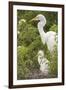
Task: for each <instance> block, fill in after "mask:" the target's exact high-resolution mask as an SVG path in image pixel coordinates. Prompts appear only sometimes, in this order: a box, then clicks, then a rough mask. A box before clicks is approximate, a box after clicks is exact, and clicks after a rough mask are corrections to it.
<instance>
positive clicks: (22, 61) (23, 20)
mask: <svg viewBox="0 0 66 90" xmlns="http://www.w3.org/2000/svg"><path fill="white" fill-rule="evenodd" d="M37 14H43V15H45V17H46V19H47V24H46V26H45V32H47V31H49V30H53V31H55V32H57V31H58V28H57V12H47V11H29V10H18V11H17V21H18V22H17V28H18V30H17V79H20V80H21V79H30V78H33V75H34V73H38V72H37V71H40V69H39V68H40V66H39V64H38V59H37V58H38V57H37V53H38V51H39V50H44V53H45V57H46V58H47V59H48V60H49V61H50V75H49V76H50V77H57V48H56V49H55V51H54V52H53V53H52V55H51V54H50V52H49V51H48V49H47V45H43V44H42V42H41V37H40V35H39V32H38V29H37V22H30V20H31V19H32V18H33V17H35V16H36V15H37ZM18 31H19V32H20V33H18ZM51 61H52V62H51ZM31 75H32V77H31ZM34 78H39V77H38V76H36V77H34Z"/></svg>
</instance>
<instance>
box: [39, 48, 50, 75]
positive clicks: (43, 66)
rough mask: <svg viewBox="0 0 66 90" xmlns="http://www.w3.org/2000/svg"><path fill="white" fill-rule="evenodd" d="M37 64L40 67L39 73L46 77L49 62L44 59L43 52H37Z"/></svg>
mask: <svg viewBox="0 0 66 90" xmlns="http://www.w3.org/2000/svg"><path fill="white" fill-rule="evenodd" d="M38 63H39V65H40V71H41V72H42V73H43V74H44V75H48V74H49V63H50V62H49V61H48V60H47V59H46V58H45V57H44V52H43V51H42V50H39V51H38Z"/></svg>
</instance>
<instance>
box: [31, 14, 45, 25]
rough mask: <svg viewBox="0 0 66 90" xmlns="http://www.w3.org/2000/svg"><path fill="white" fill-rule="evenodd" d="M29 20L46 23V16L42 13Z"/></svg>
mask: <svg viewBox="0 0 66 90" xmlns="http://www.w3.org/2000/svg"><path fill="white" fill-rule="evenodd" d="M31 21H40V22H43V24H44V25H45V24H46V18H45V16H44V15H42V14H38V15H37V16H36V17H35V18H33V19H32V20H31Z"/></svg>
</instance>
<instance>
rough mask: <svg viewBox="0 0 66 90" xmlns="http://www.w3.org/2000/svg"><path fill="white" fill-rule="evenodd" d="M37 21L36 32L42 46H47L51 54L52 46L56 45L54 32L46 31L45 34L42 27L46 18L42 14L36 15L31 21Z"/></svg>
mask: <svg viewBox="0 0 66 90" xmlns="http://www.w3.org/2000/svg"><path fill="white" fill-rule="evenodd" d="M34 20H39V22H38V30H39V33H40V36H41V40H42V43H43V44H45V43H46V44H47V47H48V50H49V51H50V52H52V51H53V50H54V46H55V45H56V37H57V36H56V32H54V31H48V32H45V31H44V30H43V27H44V26H45V25H46V18H45V16H43V15H42V14H39V15H37V16H36V17H35V18H33V19H32V20H31V21H34Z"/></svg>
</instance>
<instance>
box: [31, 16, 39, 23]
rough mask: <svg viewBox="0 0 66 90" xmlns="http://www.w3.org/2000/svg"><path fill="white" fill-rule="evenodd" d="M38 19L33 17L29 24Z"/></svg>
mask: <svg viewBox="0 0 66 90" xmlns="http://www.w3.org/2000/svg"><path fill="white" fill-rule="evenodd" d="M37 20H38V19H37V18H36V17H34V18H33V19H31V20H30V22H32V21H37Z"/></svg>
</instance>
